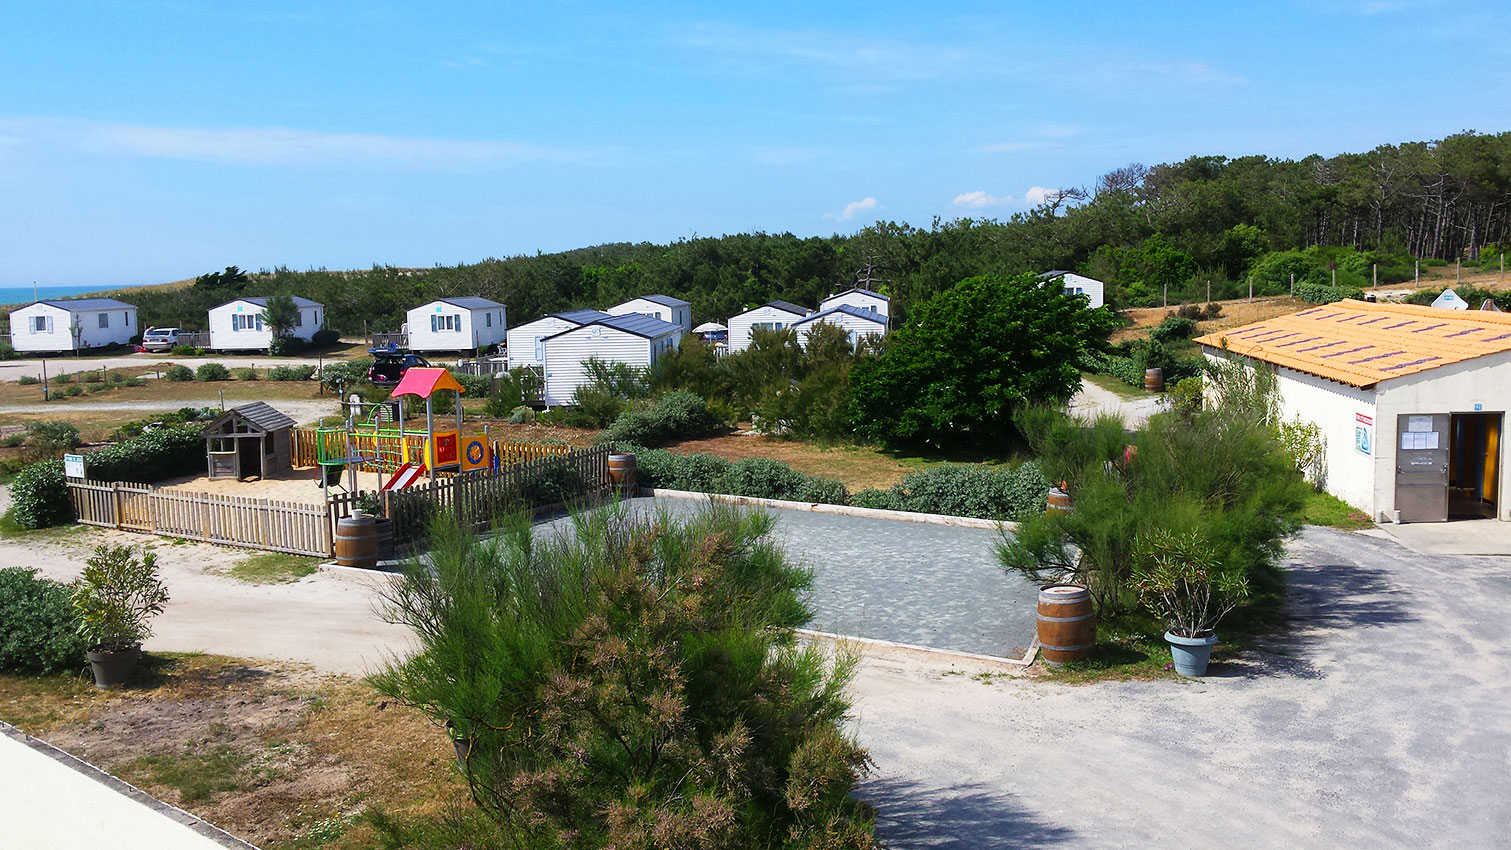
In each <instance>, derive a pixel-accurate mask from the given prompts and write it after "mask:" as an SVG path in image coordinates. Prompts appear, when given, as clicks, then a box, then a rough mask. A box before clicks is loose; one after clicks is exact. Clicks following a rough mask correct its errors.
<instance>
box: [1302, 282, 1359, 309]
mask: <svg viewBox="0 0 1511 850" xmlns="http://www.w3.org/2000/svg"><path fill="white" fill-rule="evenodd" d="M1296 297H1297V298H1299V299H1301V300H1302V301H1305V302H1307V303H1308V304H1331V303H1333V302H1334V301H1342V300H1343V299H1345V298H1356V299H1358V300H1360V301H1363V300H1364V290H1362V289H1355V288H1353V287H1347V286H1329V285H1328V284H1325V283H1298V284H1296Z"/></svg>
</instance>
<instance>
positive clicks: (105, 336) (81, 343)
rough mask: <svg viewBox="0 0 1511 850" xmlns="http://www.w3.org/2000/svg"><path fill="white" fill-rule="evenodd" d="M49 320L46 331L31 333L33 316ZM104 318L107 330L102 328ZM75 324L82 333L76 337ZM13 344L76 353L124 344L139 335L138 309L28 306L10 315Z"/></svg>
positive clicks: (34, 349) (31, 349)
mask: <svg viewBox="0 0 1511 850" xmlns="http://www.w3.org/2000/svg"><path fill="white" fill-rule="evenodd" d="M34 316H41V317H43V318H45V319H47V320H48V321H47V325H46V327H45V328H44V330H42V331H40V332H37V331H33V330H32V317H34ZM101 316H104V317H105V321H106V323H107V324H106V326H105V327H103V328H102V327H100V317H101ZM73 325H77V326H78V329H79V334H78V338H77V340H76V339H75V338H74V333H73ZM10 327H11V345H12V346H14V347H15V349H16V350H17V351H73V350H74V348H75V344H76V343H77V347H78V348H80V349H85V348H97V347H99V346H102V345H125V344H126V343H128V342H130V341H131V338H132V337H134V336H136V335H137V322H136V308H135V307H118V308H112V309H107V310H80V311H78V312H70V311H68V310H64V309H62V308H60V307H54V306H52V305H50V304H29V305H27V306H25V307H22V308H20V309H17V310H12V311H11V314H10Z"/></svg>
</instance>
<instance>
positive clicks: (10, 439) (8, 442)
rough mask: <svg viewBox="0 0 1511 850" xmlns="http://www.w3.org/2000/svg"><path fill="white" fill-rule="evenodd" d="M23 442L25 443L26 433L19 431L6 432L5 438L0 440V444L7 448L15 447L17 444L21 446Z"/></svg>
mask: <svg viewBox="0 0 1511 850" xmlns="http://www.w3.org/2000/svg"><path fill="white" fill-rule="evenodd" d="M25 444H26V434H24V433H20V434H6V435H5V439H3V440H0V446H4V447H5V448H7V449H14V448H16V447H18V446H23V445H25Z"/></svg>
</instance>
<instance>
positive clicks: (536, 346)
mask: <svg viewBox="0 0 1511 850" xmlns="http://www.w3.org/2000/svg"><path fill="white" fill-rule="evenodd" d="M607 318H609V314H608V313H604V312H602V311H599V310H568V311H567V312H565V313H552V314H551V315H549V316H542V317H541V318H539V319H536V320H535V321H533V322H525V323H524V324H523V325H520V326H519V327H517V328H510V329H509V344H508V346H507V348H506V349H505V350H506V352H507V353H508V355H509V368H510V369H518V368H520V367H524V366H527V367H530V368H533V369H544V368H545V367H546V346H545V340H546V338H547V337H552V336H556V335H557V334H559V333H561V332H562V331H567V330H571V329H572V328H577V327H581V326H583V325H585V324H587V323H588V322H596V321H598V320H599V319H607Z"/></svg>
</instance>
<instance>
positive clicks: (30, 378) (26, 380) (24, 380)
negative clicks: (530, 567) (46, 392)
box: [16, 375, 42, 387]
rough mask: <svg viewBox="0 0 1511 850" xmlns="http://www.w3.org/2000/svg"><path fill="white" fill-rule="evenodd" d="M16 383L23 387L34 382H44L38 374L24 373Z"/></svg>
mask: <svg viewBox="0 0 1511 850" xmlns="http://www.w3.org/2000/svg"><path fill="white" fill-rule="evenodd" d="M16 383H18V384H20V385H21V386H23V387H29V386H31V385H33V384H40V383H42V379H41V378H38V377H37V376H36V375H22V376H21V377H19V378H17V379H16Z"/></svg>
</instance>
